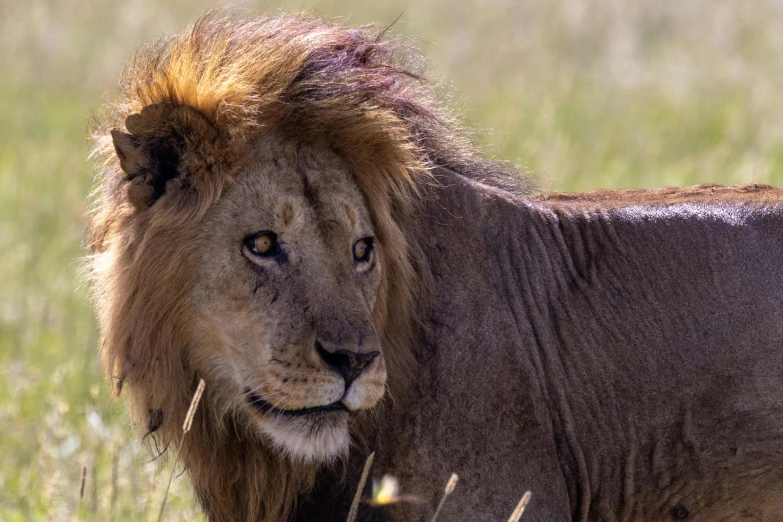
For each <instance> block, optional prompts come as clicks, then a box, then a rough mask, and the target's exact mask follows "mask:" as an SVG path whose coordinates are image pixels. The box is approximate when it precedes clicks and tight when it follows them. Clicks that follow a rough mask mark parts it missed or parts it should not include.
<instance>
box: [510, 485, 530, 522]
mask: <svg viewBox="0 0 783 522" xmlns="http://www.w3.org/2000/svg"><path fill="white" fill-rule="evenodd" d="M532 496H533V494H532V493H531V492H530V491H525V494H524V495H522V499H521V500H520V501H519V504H517V507H516V509H515V510H514V512H513V513H511V517H509V519H508V522H519V519H520V518H522V513H524V512H525V508H526V507H527V504H528V502H530V497H532Z"/></svg>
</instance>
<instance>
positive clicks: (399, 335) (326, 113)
mask: <svg viewBox="0 0 783 522" xmlns="http://www.w3.org/2000/svg"><path fill="white" fill-rule="evenodd" d="M384 33H385V31H383V32H381V33H380V34H379V35H377V36H373V35H371V34H369V33H368V32H367V31H366V30H364V29H346V28H343V27H340V26H337V25H333V24H330V23H327V22H324V21H321V20H317V19H313V18H308V17H303V16H278V17H273V18H255V19H249V20H245V19H239V18H235V17H232V16H230V15H222V14H214V13H213V14H208V15H207V16H205V17H203V18H202V19H201V20H199V21H198V22H197V23H196V24H195V25H194V26H193V28H192V29H190V30H188V31H185V32H184V33H182V34H180V35H177V36H174V37H171V38H166V39H162V40H160V41H158V42H156V43H154V44H152V45H150V46H148V47H146V48H143V49H141V50H140V51H139V52H138V53H137V54H136V55H135V56H134V57H133V59H132V60H131V62H130V63H129V65H128V66H127V68H126V70H125V72H124V74H123V76H122V79H121V82H120V94H119V99H118V102H117V103H116V104H113V105H110V106H108V107H107V108H106V109H105V111H104V118H103V120H104V121H103V123H101V124H100V125H98V126H96V128H95V130H94V132H93V138H94V140H95V149H94V153H93V154H94V155H95V156H96V157H98V158H99V159H100V160H101V163H100V166H99V174H100V175H99V179H98V186H97V189H96V192H95V195H94V203H93V209H92V211H91V214H90V219H89V238H90V249H91V252H92V255H91V257H90V273H91V277H92V279H93V281H94V289H95V291H94V293H95V301H96V308H97V310H98V315H99V319H100V324H101V331H102V340H101V347H102V348H101V356H102V360H103V363H104V366H105V368H106V371H107V373H108V374H109V375H110V377H111V378H112V380H113V382H114V389H115V393H117V394H119V393H120V391H121V389H122V388H123V384H127V389H128V394H129V402H130V407H131V412H132V415H133V417H134V420H135V422H136V423H137V425H140V428H139V429H140V430H141V431H143V432H145V433H147V434H151V433H155V435H156V436H159V437H160V438H162V442H163V443H164V444H165V445H167V446H168V445H170V444H177V443H178V442H179V439H180V437H181V423H182V419H183V418H184V416H185V411H186V410H187V407H188V402H189V397H190V395H191V393H192V391H193V389H194V388H195V383H196V382H197V379H198V377H199V376H197V375H195V371H194V370H193V369H192V368H191V366H190V364H189V361H188V357H187V347H188V346H190V345H192V344H193V343H194V342H196V340H194V339H190V338H189V337H188V333H187V330H188V328H187V325H188V321H190V320H192V317H191V315H190V312H189V310H188V305H187V303H186V302H185V301H186V300H185V299H184V296H185V295H187V291H188V289H189V288H190V287H191V285H192V284H193V281H192V280H191V276H192V274H190V273H188V271H187V270H183V269H182V267H181V266H179V265H178V264H176V260H177V259H182V256H183V255H186V254H183V252H187V248H188V241H187V240H186V239H187V234H188V224H190V223H193V222H194V220H197V219H199V217H200V216H202V215H203V214H204V213H205V212H206V210H207V209H208V208H209V207H210V206H211V205H212V204H213V203H214V202H215V201H216V200H217V199H218V198H219V197H220V194H221V192H222V190H223V187H224V186H225V184H227V183H230V182H231V175H232V164H233V162H234V160H235V159H236V158H237V156H238V155H239V153H240V152H241V150H242V148H243V146H244V145H245V144H246V143H247V142H248V141H249V140H251V139H253V137H255V136H257V135H259V133H263V132H268V131H270V130H273V131H275V132H279V133H283V134H284V135H286V136H289V137H292V138H294V139H297V140H303V141H308V140H318V141H325V142H326V143H328V145H329V146H330V147H332V148H333V149H334V150H335V151H337V152H338V153H339V154H340V155H341V156H342V157H344V158H345V159H346V161H347V162H348V164H349V165H350V168H351V171H352V173H353V175H354V178H355V180H356V182H357V184H358V186H359V188H360V190H361V191H362V193H363V194H364V195H365V197H366V198H367V203H368V207H369V208H370V211H371V214H372V219H373V222H374V225H375V227H376V232H377V235H378V238H379V241H380V242H381V244H383V245H384V252H385V255H386V256H387V259H386V262H385V266H386V269H385V271H384V273H383V282H382V284H381V290H380V295H379V299H378V304H377V306H376V310H375V318H376V323H377V325H378V329H379V332H380V334H381V338H382V341H383V346H384V352H385V354H386V357H387V358H388V368H389V386H390V390H391V393H392V394H394V393H396V392H398V391H399V390H400V388H401V384H400V383H401V382H402V381H403V380H404V378H405V376H406V374H407V373H409V372H410V367H411V364H412V361H413V359H414V358H415V354H414V353H413V350H412V348H411V346H412V342H411V335H412V330H413V328H414V327H415V315H416V313H415V303H416V301H417V295H416V292H417V290H416V289H417V287H419V286H420V282H419V281H418V280H419V279H420V278H421V277H422V276H421V275H417V266H419V265H423V264H424V262H423V261H422V260H418V261H417V260H416V259H417V256H416V246H415V245H409V244H407V243H406V237H405V235H404V234H403V232H402V225H401V223H402V221H404V216H405V215H406V212H407V211H408V210H409V209H410V208H411V207H412V205H414V204H415V201H416V197H417V195H418V194H420V193H421V188H422V187H423V186H424V185H425V184H429V183H431V180H432V179H433V178H432V176H431V175H430V172H431V171H432V169H434V168H441V167H442V168H449V169H452V170H455V171H457V172H459V173H460V174H462V175H465V176H468V177H470V178H472V179H477V180H481V181H484V182H488V183H490V184H493V185H495V186H501V187H504V188H509V187H516V188H517V189H519V188H521V189H522V190H524V189H525V188H526V186H525V180H524V179H521V178H520V177H519V175H518V173H517V172H516V171H515V170H514V169H512V168H509V167H508V166H506V165H504V164H501V163H497V162H494V161H490V160H486V159H484V158H482V157H481V156H480V155H479V154H478V153H477V152H475V150H474V149H473V148H472V147H471V146H470V143H469V141H468V140H467V139H466V138H465V137H464V135H463V134H462V133H461V132H459V130H458V126H457V125H456V123H455V121H454V120H453V119H452V118H451V117H450V116H449V115H448V114H447V112H446V111H445V110H444V109H443V108H442V106H441V105H440V104H439V103H438V102H436V100H435V97H434V95H433V94H432V90H431V89H430V88H429V86H428V85H427V83H426V82H425V81H424V80H423V79H422V77H421V74H420V70H421V67H420V64H419V60H418V59H417V56H416V55H415V54H414V53H413V52H412V51H411V50H410V49H409V48H407V47H406V46H405V45H403V44H401V43H399V42H395V41H384V40H383V39H382V37H383V35H384ZM161 107H165V108H166V109H165V110H164V109H160V108H161ZM158 109H160V111H159V117H160V119H161V120H165V117H166V115H167V114H175V115H178V117H181V118H183V119H186V120H187V125H185V126H184V127H183V128H185V129H186V131H187V132H184V134H183V137H182V139H183V140H195V141H197V142H198V143H199V147H197V148H198V150H199V151H200V152H199V155H198V158H196V159H192V158H191V159H190V160H189V163H188V165H189V166H192V167H193V169H192V170H193V172H192V174H193V176H194V178H197V179H195V181H196V182H197V183H198V190H197V191H192V194H190V195H189V196H188V197H187V198H184V197H183V198H179V199H177V200H171V201H161V202H159V203H156V204H155V205H150V206H149V208H147V207H148V206H147V205H144V204H142V203H140V201H142V200H140V199H139V198H138V197H137V196H135V195H134V194H135V193H134V190H136V189H135V188H134V186H135V185H134V179H132V177H130V176H128V175H127V174H126V173H125V172H124V171H123V170H122V168H121V166H120V159H119V158H118V154H119V152H115V148H114V144H113V141H112V133H114V132H123V131H125V130H128V131H131V127H133V126H134V125H138V123H134V118H137V119H138V118H140V117H141V116H139V115H142V116H143V117H145V118H148V117H153V116H154V113H155V111H158ZM166 111H170V112H166ZM177 111H180V112H177ZM183 111H191V112H192V114H191V112H188V113H187V114H185V112H183ZM193 111H195V112H193ZM145 113H146V115H145ZM150 114H152V116H150ZM160 115H163V116H160ZM196 120H198V121H196ZM202 120H203V121H202ZM183 121H184V120H183ZM183 125H184V124H183ZM194 127H197V128H199V129H201V130H202V131H203V132H201V134H200V135H199V136H192V135H191V134H192V132H191V131H192V128H194ZM149 132H150V133H151V135H153V134H154V133H155V132H157V130H154V129H153V130H152V131H149ZM153 137H154V136H153ZM194 165H195V166H194ZM183 238H184V239H183ZM419 269H420V271H421V272H422V273H426V267H424V266H419ZM219 396H220V391H219V390H214V389H210V387H209V382H207V392H206V394H205V397H204V399H203V400H202V407H201V409H200V411H199V415H198V416H197V419H196V423H195V424H194V428H193V431H192V432H191V433H190V434H189V435H188V439H187V440H186V444H185V448H184V449H183V455H184V457H183V460H184V461H185V463H186V466H187V468H188V471H189V473H190V475H191V478H192V479H193V481H194V485H195V487H196V490H197V492H198V494H199V496H200V497H201V499H202V501H203V503H204V505H205V506H213V509H215V510H216V512H222V513H227V512H231V508H232V506H236V505H239V503H240V499H241V501H244V502H242V503H244V504H247V506H248V507H247V511H246V512H243V513H239V512H237V513H236V519H237V520H246V519H247V520H250V519H252V520H282V519H285V518H287V517H288V515H289V514H290V513H291V509H292V507H293V504H294V501H295V498H296V496H297V494H298V493H300V492H301V491H304V490H306V489H307V488H309V487H311V486H312V484H313V482H314V479H315V470H314V469H309V468H307V469H305V467H303V466H294V465H293V464H291V463H289V462H287V461H285V460H284V459H280V458H277V457H276V456H275V455H273V454H272V453H270V452H266V451H265V450H263V449H262V448H258V447H257V445H253V446H252V452H249V450H248V448H247V447H246V446H244V445H243V441H242V440H238V437H237V435H236V434H235V433H234V432H233V430H231V429H230V428H228V427H227V426H226V419H223V418H221V414H222V412H221V411H217V410H219V408H217V407H210V404H211V403H217V402H216V401H217V400H218V398H219Z"/></svg>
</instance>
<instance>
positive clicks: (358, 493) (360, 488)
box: [347, 451, 375, 522]
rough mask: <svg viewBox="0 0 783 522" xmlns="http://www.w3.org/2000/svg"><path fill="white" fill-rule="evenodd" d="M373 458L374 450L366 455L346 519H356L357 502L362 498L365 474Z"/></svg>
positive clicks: (349, 521) (365, 480)
mask: <svg viewBox="0 0 783 522" xmlns="http://www.w3.org/2000/svg"><path fill="white" fill-rule="evenodd" d="M373 459H375V452H374V451H373V452H372V453H370V456H369V457H367V461H366V462H365V463H364V469H363V470H362V476H361V478H360V479H359V486H358V487H357V488H356V494H355V495H354V496H353V502H351V510H350V511H348V521H347V522H354V520H356V514H357V513H358V512H359V502H361V500H362V491H364V486H365V484H367V476H368V475H369V474H370V468H371V467H372V461H373Z"/></svg>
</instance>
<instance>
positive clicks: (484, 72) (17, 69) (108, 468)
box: [0, 0, 783, 521]
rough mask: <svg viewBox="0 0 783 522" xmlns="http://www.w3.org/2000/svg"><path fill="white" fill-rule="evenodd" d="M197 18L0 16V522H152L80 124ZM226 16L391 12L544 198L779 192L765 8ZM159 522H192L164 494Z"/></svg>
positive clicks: (468, 114) (138, 5) (774, 49)
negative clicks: (628, 190) (94, 297)
mask: <svg viewBox="0 0 783 522" xmlns="http://www.w3.org/2000/svg"><path fill="white" fill-rule="evenodd" d="M215 5H216V4H214V3H212V2H207V1H204V0H191V1H186V0H172V1H171V2H158V1H153V0H127V1H125V2H121V3H118V2H111V1H108V0H71V1H67V2H57V1H55V0H28V1H25V2H14V1H12V0H0V252H2V254H1V255H0V425H2V426H3V430H2V434H1V435H0V520H3V521H17V520H18V521H23V520H24V521H27V520H74V519H84V520H88V519H89V520H93V519H94V520H108V519H115V520H141V519H144V518H150V517H152V515H153V514H154V513H156V512H157V511H156V510H157V506H158V503H159V501H160V494H161V489H162V488H163V487H164V486H165V480H164V479H162V478H160V475H159V474H160V473H165V470H164V471H160V470H158V467H157V463H155V462H149V460H150V458H149V454H148V453H147V452H146V451H145V450H144V449H143V448H142V447H141V446H140V445H139V444H138V442H137V441H136V440H135V439H134V437H133V435H132V433H131V432H130V429H129V427H128V425H127V424H128V423H127V418H126V416H125V412H124V410H123V407H122V405H121V404H120V403H118V402H115V401H113V400H112V399H111V398H110V393H109V387H108V386H107V383H106V381H105V380H104V379H103V377H102V375H101V372H100V370H99V367H98V364H97V351H98V347H97V332H96V327H95V321H94V318H93V315H92V312H91V309H90V304H89V300H88V290H87V288H85V286H84V284H83V283H82V282H81V281H80V279H79V275H78V272H79V265H80V261H79V259H80V257H81V256H83V255H84V254H85V251H84V248H83V243H84V214H85V209H86V200H87V197H88V194H89V192H90V187H91V185H92V176H93V173H92V166H91V165H90V163H89V162H88V161H87V155H88V152H89V147H90V144H89V142H88V141H87V138H86V135H87V133H86V128H87V119H88V116H89V115H90V113H91V111H95V110H97V109H98V108H99V106H100V104H101V101H102V100H104V99H107V98H108V97H111V96H112V95H113V93H114V86H115V83H116V79H117V77H118V75H119V72H120V70H121V68H122V66H123V63H124V62H125V60H127V58H128V56H129V55H130V53H131V51H132V50H133V49H134V48H135V47H136V46H137V45H138V44H139V43H141V42H144V41H148V40H150V39H152V38H154V37H157V36H160V35H162V34H165V33H170V32H172V31H174V30H179V29H181V28H184V27H185V26H187V25H188V24H189V23H191V22H192V21H193V20H194V19H195V18H196V17H197V16H198V15H199V14H200V13H201V12H203V10H204V9H206V8H209V7H214V6H215ZM381 5H382V6H381ZM241 6H242V7H243V8H246V9H247V10H248V11H250V12H265V13H275V12H278V11H279V10H284V11H307V12H314V13H319V14H323V15H326V16H329V17H336V18H338V19H340V20H342V21H344V22H345V23H349V24H364V23H370V22H378V23H380V24H382V25H385V24H388V23H390V22H392V21H393V20H394V19H395V18H397V17H398V16H399V15H401V14H402V18H401V20H400V21H399V22H398V23H397V25H396V26H395V28H394V30H395V31H396V32H397V33H398V34H402V35H406V36H410V37H412V38H413V40H414V41H415V45H416V46H417V47H418V48H420V49H421V50H422V52H423V53H424V54H425V55H427V56H429V57H430V58H431V61H432V69H431V76H432V77H433V78H435V79H437V80H441V81H446V82H448V84H449V87H450V92H451V93H452V100H451V104H452V106H453V107H454V109H455V110H457V111H460V112H461V113H462V114H463V115H464V118H465V120H466V121H467V122H468V124H470V125H471V126H472V127H473V128H475V129H478V131H479V132H478V133H477V137H476V139H477V140H478V141H480V142H481V143H482V144H483V145H484V146H485V148H486V150H488V151H492V152H493V153H494V154H496V155H497V156H499V157H503V158H506V159H509V160H511V161H514V162H517V163H518V164H519V165H520V166H523V167H524V168H526V169H529V170H531V171H533V172H534V173H536V174H537V175H538V176H539V180H540V183H541V185H542V187H543V188H544V189H555V190H569V191H570V190H589V189H593V188H613V187H635V186H639V187H656V186H664V185H683V184H694V183H702V182H704V183H706V182H716V183H731V184H733V183H749V182H757V183H771V184H777V185H783V103H781V101H782V100H781V94H780V93H783V65H781V64H783V31H780V27H783V7H781V4H780V2H775V1H773V0H756V1H754V2H752V3H750V2H712V1H710V0H691V1H689V2H678V1H674V0H635V1H631V0H626V1H620V0H596V1H592V2H587V1H586V0H583V1H580V0H553V1H551V2H536V1H533V0H525V1H520V0H494V1H492V2H486V1H482V0H464V1H460V2H454V1H451V0H422V1H421V2H415V3H414V2H409V1H408V0H401V1H396V0H395V1H388V2H383V3H382V4H381V3H379V2H363V1H360V0H356V1H343V2H337V1H319V0H311V1H304V0H300V1H299V2H285V3H280V2H276V1H273V0H267V1H265V2H258V3H244V4H241ZM486 129H492V130H491V131H489V130H486ZM83 472H84V473H85V487H84V492H83V494H82V495H80V486H81V477H82V473H83ZM166 476H167V475H166ZM145 513H146V515H145ZM167 515H168V516H167V518H168V519H171V520H179V519H183V520H185V519H187V520H197V519H198V518H199V515H198V511H197V509H196V507H195V504H194V502H193V499H192V497H191V495H190V493H189V491H188V488H187V484H186V480H185V478H184V477H181V478H179V479H175V481H174V485H173V489H172V492H171V493H170V495H169V504H168V505H167ZM152 518H154V517H152Z"/></svg>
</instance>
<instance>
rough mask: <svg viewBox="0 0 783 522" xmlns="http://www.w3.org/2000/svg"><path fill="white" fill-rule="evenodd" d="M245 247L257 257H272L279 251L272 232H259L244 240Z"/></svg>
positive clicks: (275, 236) (275, 237)
mask: <svg viewBox="0 0 783 522" xmlns="http://www.w3.org/2000/svg"><path fill="white" fill-rule="evenodd" d="M245 246H246V247H247V249H248V250H250V252H252V253H253V254H255V255H257V256H273V255H275V254H277V253H278V252H279V251H280V245H278V244H277V234H275V233H274V232H260V233H258V234H255V235H252V236H249V237H248V238H247V239H245Z"/></svg>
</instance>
